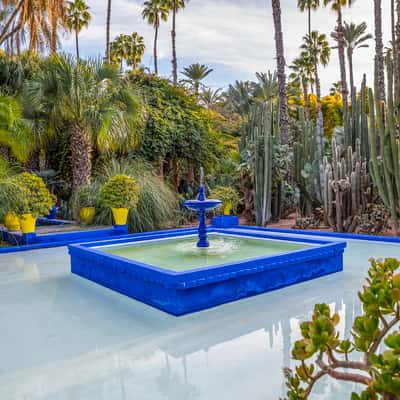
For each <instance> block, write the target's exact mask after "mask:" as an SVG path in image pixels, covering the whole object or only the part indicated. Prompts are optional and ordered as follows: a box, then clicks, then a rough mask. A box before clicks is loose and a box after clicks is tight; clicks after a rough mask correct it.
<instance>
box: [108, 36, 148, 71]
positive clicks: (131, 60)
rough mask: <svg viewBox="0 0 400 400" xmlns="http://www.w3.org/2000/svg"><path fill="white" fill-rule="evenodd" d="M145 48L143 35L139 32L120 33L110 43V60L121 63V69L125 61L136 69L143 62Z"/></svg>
mask: <svg viewBox="0 0 400 400" xmlns="http://www.w3.org/2000/svg"><path fill="white" fill-rule="evenodd" d="M144 50H145V45H144V40H143V37H142V36H140V35H139V34H138V33H137V32H133V33H132V34H131V35H124V34H120V35H118V36H117V37H116V38H115V39H114V40H113V41H112V42H111V43H110V60H111V62H113V63H115V64H119V66H120V70H121V71H122V67H123V62H124V61H126V63H127V65H129V66H132V69H133V70H136V69H137V68H138V66H139V65H140V63H141V62H142V58H143V55H144Z"/></svg>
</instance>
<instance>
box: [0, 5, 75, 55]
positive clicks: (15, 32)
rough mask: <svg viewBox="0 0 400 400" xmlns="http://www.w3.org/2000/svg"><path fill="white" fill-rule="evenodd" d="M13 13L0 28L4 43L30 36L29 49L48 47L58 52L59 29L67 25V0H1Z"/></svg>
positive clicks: (0, 40) (18, 40) (3, 6)
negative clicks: (11, 39)
mask: <svg viewBox="0 0 400 400" xmlns="http://www.w3.org/2000/svg"><path fill="white" fill-rule="evenodd" d="M1 6H2V8H4V9H6V8H9V9H10V12H9V13H8V17H7V18H6V21H4V23H3V26H2V29H1V31H0V44H3V43H4V42H5V41H6V40H8V39H10V38H13V39H15V41H17V42H22V41H24V39H25V31H26V33H27V36H28V37H29V49H30V50H41V49H43V47H44V46H47V47H49V48H50V50H51V52H52V53H55V52H56V51H57V46H58V32H59V30H60V29H64V28H66V27H67V0H1Z"/></svg>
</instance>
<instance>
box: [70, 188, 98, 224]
mask: <svg viewBox="0 0 400 400" xmlns="http://www.w3.org/2000/svg"><path fill="white" fill-rule="evenodd" d="M98 195H99V188H98V185H96V184H91V185H84V186H81V187H80V188H79V189H77V191H76V192H75V193H74V200H73V201H74V203H75V207H74V208H75V209H76V210H79V220H80V221H81V222H82V223H83V224H85V225H90V224H92V223H93V220H94V217H95V216H96V204H97V200H98Z"/></svg>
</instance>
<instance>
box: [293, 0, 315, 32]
mask: <svg viewBox="0 0 400 400" xmlns="http://www.w3.org/2000/svg"><path fill="white" fill-rule="evenodd" d="M319 6H320V0H297V7H298V8H299V9H300V11H301V12H304V11H307V13H308V34H309V35H311V10H317V9H318V7H319Z"/></svg>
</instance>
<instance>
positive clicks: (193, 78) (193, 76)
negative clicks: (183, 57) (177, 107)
mask: <svg viewBox="0 0 400 400" xmlns="http://www.w3.org/2000/svg"><path fill="white" fill-rule="evenodd" d="M211 72H213V69H212V68H208V67H207V66H206V65H204V64H199V63H196V64H191V65H189V66H188V67H186V68H184V69H183V71H182V72H181V73H182V75H184V76H186V77H187V78H188V79H187V80H188V81H189V82H190V84H191V85H192V87H193V92H194V94H195V96H196V97H198V95H199V89H200V84H201V81H202V80H203V79H205V78H206V77H207V76H208V75H210V74H211Z"/></svg>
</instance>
